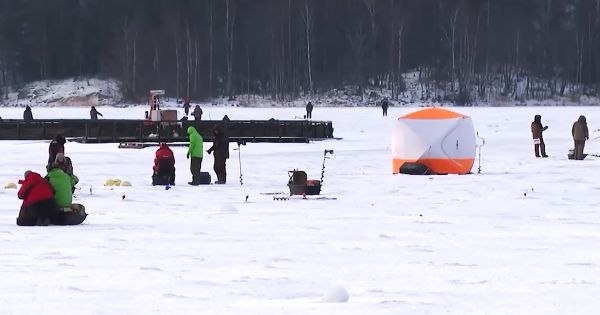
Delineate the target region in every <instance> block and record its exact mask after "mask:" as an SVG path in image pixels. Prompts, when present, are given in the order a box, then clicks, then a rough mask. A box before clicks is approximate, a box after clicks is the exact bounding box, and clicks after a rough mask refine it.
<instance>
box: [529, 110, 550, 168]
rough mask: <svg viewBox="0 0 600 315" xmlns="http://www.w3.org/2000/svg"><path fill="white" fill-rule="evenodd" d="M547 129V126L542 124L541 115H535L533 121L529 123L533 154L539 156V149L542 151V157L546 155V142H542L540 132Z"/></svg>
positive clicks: (542, 138)
mask: <svg viewBox="0 0 600 315" xmlns="http://www.w3.org/2000/svg"><path fill="white" fill-rule="evenodd" d="M546 129H548V126H543V125H542V116H541V115H535V117H534V118H533V122H532V123H531V133H532V135H533V143H534V150H535V156H536V157H540V150H541V153H542V157H545V158H546V157H548V155H547V154H546V144H545V143H544V137H543V135H542V133H543V132H544V131H546Z"/></svg>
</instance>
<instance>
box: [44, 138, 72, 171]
mask: <svg viewBox="0 0 600 315" xmlns="http://www.w3.org/2000/svg"><path fill="white" fill-rule="evenodd" d="M66 142H67V140H66V139H65V137H64V136H63V135H62V134H60V133H59V134H57V135H56V137H54V140H52V142H50V145H49V146H48V164H47V165H46V170H47V171H50V169H51V168H52V165H53V164H54V161H55V160H56V155H57V154H58V153H62V154H64V153H65V143H66Z"/></svg>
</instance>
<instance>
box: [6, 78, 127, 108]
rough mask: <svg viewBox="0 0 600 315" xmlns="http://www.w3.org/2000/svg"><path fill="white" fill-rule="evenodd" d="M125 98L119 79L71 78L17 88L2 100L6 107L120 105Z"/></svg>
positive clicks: (39, 82)
mask: <svg viewBox="0 0 600 315" xmlns="http://www.w3.org/2000/svg"><path fill="white" fill-rule="evenodd" d="M122 99H123V96H122V94H121V90H120V88H119V82H118V81H117V80H101V79H95V78H89V79H69V80H61V81H37V82H32V83H30V84H27V85H25V86H23V87H21V88H13V89H11V91H10V92H9V93H8V97H7V98H6V97H3V98H1V99H0V105H2V106H11V107H14V106H21V107H22V106H25V105H30V106H34V107H38V106H48V107H53V106H85V107H89V106H92V105H93V106H97V105H116V104H119V103H121V102H122Z"/></svg>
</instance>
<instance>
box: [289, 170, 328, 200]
mask: <svg viewBox="0 0 600 315" xmlns="http://www.w3.org/2000/svg"><path fill="white" fill-rule="evenodd" d="M289 174H290V180H289V181H288V187H289V189H290V196H293V195H319V194H321V181H319V180H312V179H311V180H308V179H306V178H307V176H306V172H304V171H299V170H293V171H289Z"/></svg>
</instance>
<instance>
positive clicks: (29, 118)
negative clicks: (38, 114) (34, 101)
mask: <svg viewBox="0 0 600 315" xmlns="http://www.w3.org/2000/svg"><path fill="white" fill-rule="evenodd" d="M23 120H25V121H26V122H30V121H33V112H32V111H31V107H29V105H27V106H25V111H23Z"/></svg>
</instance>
